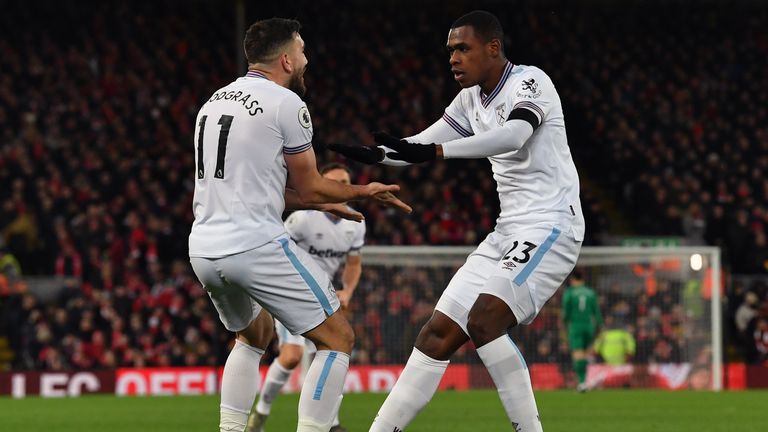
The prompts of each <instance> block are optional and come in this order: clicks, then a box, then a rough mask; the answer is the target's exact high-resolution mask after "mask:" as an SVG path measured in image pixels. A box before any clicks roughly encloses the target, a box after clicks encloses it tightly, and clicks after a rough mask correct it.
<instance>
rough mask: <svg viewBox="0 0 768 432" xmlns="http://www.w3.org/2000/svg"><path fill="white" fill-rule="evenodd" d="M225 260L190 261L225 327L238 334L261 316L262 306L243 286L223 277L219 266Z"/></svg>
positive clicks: (197, 259) (201, 259)
mask: <svg viewBox="0 0 768 432" xmlns="http://www.w3.org/2000/svg"><path fill="white" fill-rule="evenodd" d="M225 259H226V258H218V259H210V258H197V257H193V258H190V260H189V261H190V264H192V270H193V271H194V272H195V275H197V278H198V279H199V280H200V283H202V284H203V288H204V289H205V291H206V292H207V293H208V296H209V297H210V298H211V301H212V302H213V305H214V307H215V308H216V311H217V312H218V313H219V319H220V320H221V322H222V323H223V324H224V327H226V329H227V330H229V331H232V332H238V331H241V330H244V329H245V328H247V327H248V325H249V324H250V323H251V321H253V320H254V319H255V318H256V317H257V316H258V315H259V312H261V306H260V305H259V304H258V303H257V302H255V301H254V300H253V299H252V298H251V297H250V296H249V295H248V293H247V292H246V290H245V289H244V288H243V287H242V286H239V285H237V284H232V283H230V282H229V281H227V280H226V279H224V278H223V277H222V275H221V269H220V267H219V264H220V263H221V260H225Z"/></svg>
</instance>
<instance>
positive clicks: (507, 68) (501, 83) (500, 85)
mask: <svg viewBox="0 0 768 432" xmlns="http://www.w3.org/2000/svg"><path fill="white" fill-rule="evenodd" d="M514 67H515V65H513V64H512V63H511V62H507V65H506V66H504V72H503V73H502V74H501V79H500V80H499V83H498V84H496V88H494V89H493V91H492V92H491V93H490V94H489V95H487V96H486V95H484V94H483V89H480V102H481V103H482V104H483V108H488V105H490V104H491V102H492V101H493V99H494V98H495V97H496V96H498V94H499V93H501V89H502V88H503V87H504V84H506V83H507V80H508V79H509V76H510V75H512V68H514Z"/></svg>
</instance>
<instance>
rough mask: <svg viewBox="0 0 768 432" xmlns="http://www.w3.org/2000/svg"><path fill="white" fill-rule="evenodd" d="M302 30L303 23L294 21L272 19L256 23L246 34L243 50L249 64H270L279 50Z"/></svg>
mask: <svg viewBox="0 0 768 432" xmlns="http://www.w3.org/2000/svg"><path fill="white" fill-rule="evenodd" d="M299 30H301V23H300V22H298V21H296V20H294V19H286V18H270V19H265V20H261V21H256V22H255V23H253V25H251V26H250V27H249V28H248V31H246V32H245V40H243V49H244V50H245V58H246V59H248V63H251V64H253V63H269V62H271V61H272V60H274V58H275V56H276V55H277V54H278V50H279V49H280V48H281V47H282V46H283V45H285V44H286V43H288V42H290V41H292V40H293V37H294V34H296V33H298V32H299Z"/></svg>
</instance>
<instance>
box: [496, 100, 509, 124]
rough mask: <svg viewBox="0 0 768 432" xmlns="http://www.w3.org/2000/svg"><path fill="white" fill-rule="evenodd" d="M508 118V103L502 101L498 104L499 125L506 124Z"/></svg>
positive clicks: (497, 121) (497, 119) (497, 116)
mask: <svg viewBox="0 0 768 432" xmlns="http://www.w3.org/2000/svg"><path fill="white" fill-rule="evenodd" d="M506 119H507V104H506V102H502V103H501V105H498V106H497V107H496V123H498V124H499V126H501V125H503V124H504V121H506Z"/></svg>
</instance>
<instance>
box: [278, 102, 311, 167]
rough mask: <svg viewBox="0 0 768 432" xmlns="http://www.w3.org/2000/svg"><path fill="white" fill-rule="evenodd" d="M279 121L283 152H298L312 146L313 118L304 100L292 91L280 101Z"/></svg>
mask: <svg viewBox="0 0 768 432" xmlns="http://www.w3.org/2000/svg"><path fill="white" fill-rule="evenodd" d="M277 123H278V126H279V127H280V133H281V134H282V137H283V153H285V154H297V153H301V152H304V151H307V150H309V148H310V147H312V132H313V131H312V118H311V117H310V116H309V110H308V109H307V105H306V104H305V103H304V101H302V100H301V98H299V97H298V96H297V95H296V94H294V93H291V94H290V95H288V96H287V97H286V98H285V99H283V101H282V102H281V103H280V107H279V108H278V112H277Z"/></svg>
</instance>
